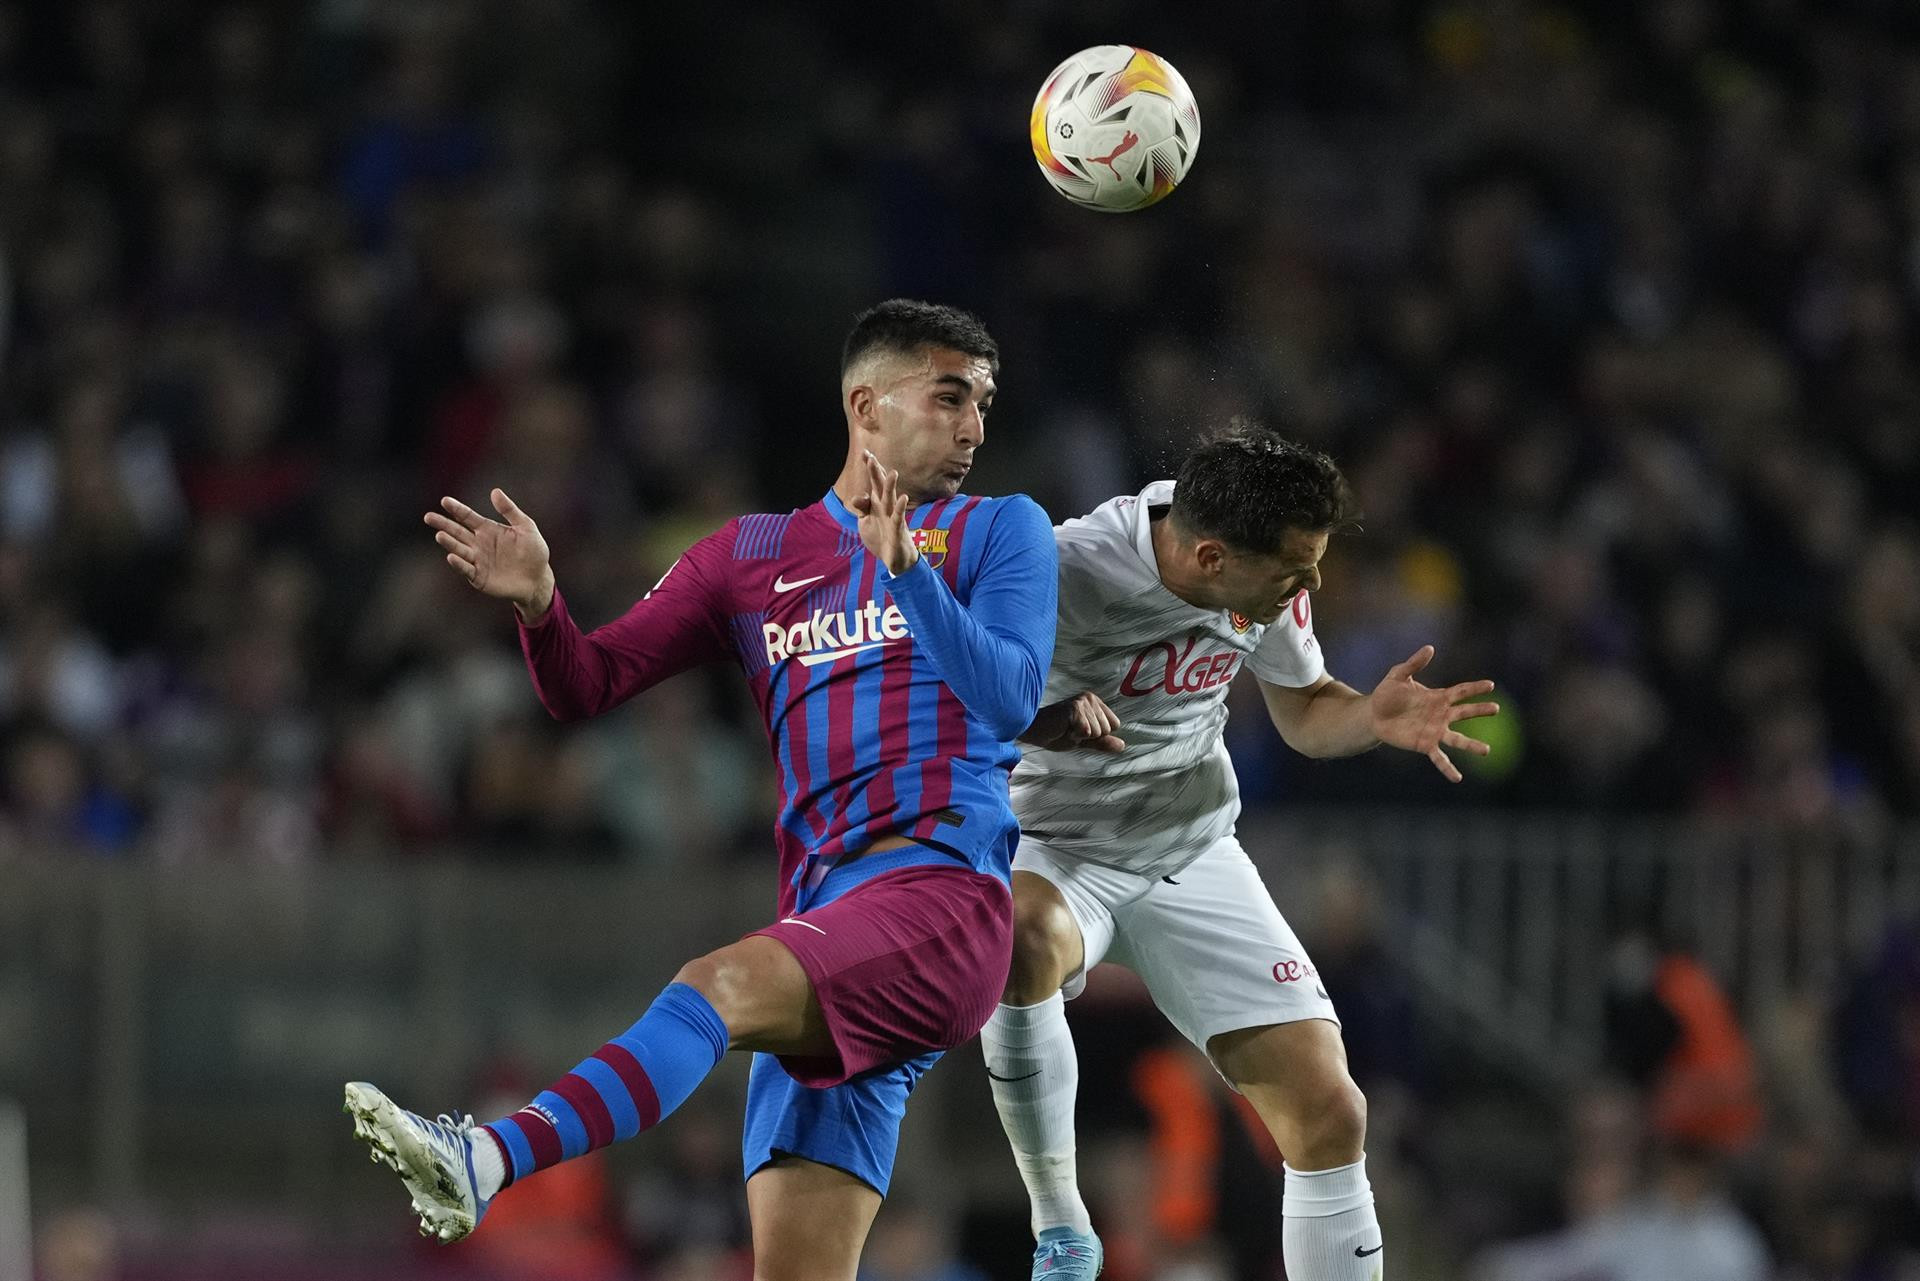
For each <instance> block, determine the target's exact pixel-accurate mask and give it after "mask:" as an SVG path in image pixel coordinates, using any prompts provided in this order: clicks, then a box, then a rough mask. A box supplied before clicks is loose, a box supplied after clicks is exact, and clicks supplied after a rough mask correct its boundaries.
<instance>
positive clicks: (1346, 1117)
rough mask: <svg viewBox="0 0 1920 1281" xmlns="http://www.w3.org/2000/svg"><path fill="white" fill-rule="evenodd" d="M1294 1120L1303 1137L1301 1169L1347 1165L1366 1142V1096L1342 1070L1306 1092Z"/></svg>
mask: <svg viewBox="0 0 1920 1281" xmlns="http://www.w3.org/2000/svg"><path fill="white" fill-rule="evenodd" d="M1296 1123H1297V1124H1298V1126H1299V1129H1300V1131H1301V1136H1302V1138H1303V1139H1304V1140H1305V1143H1304V1146H1305V1148H1306V1151H1304V1152H1302V1153H1301V1156H1302V1157H1304V1158H1308V1159H1307V1160H1303V1161H1301V1162H1300V1163H1299V1164H1300V1167H1301V1168H1303V1169H1326V1168H1329V1167H1332V1166H1336V1165H1350V1164H1352V1163H1353V1162H1355V1161H1358V1160H1359V1159H1360V1156H1361V1154H1362V1152H1364V1151H1365V1149H1366V1143H1367V1096H1366V1095H1365V1094H1363V1093H1361V1090H1360V1087H1359V1086H1357V1085H1355V1084H1354V1083H1353V1078H1352V1077H1350V1076H1348V1075H1347V1074H1346V1073H1345V1072H1341V1073H1339V1074H1338V1075H1337V1076H1335V1077H1332V1078H1330V1079H1329V1080H1327V1081H1326V1082H1325V1083H1324V1084H1322V1085H1320V1086H1319V1087H1317V1088H1315V1089H1313V1090H1311V1091H1308V1092H1306V1095H1305V1097H1303V1098H1302V1099H1300V1100H1299V1112H1298V1115H1297V1117H1296Z"/></svg>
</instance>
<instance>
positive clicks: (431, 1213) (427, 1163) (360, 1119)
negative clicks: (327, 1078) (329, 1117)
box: [341, 1081, 493, 1244]
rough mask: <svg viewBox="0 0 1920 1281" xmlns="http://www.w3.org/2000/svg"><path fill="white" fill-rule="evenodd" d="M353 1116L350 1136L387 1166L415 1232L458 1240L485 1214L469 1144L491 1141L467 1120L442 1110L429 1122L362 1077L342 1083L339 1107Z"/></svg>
mask: <svg viewBox="0 0 1920 1281" xmlns="http://www.w3.org/2000/svg"><path fill="white" fill-rule="evenodd" d="M341 1110H342V1111H344V1112H346V1113H347V1114H348V1115H349V1116H351V1117H352V1118H353V1136H354V1137H355V1138H357V1139H365V1140H366V1141H367V1144H368V1146H369V1147H371V1148H372V1149H373V1159H374V1160H376V1161H380V1162H384V1163H385V1164H387V1165H389V1166H392V1167H393V1169H394V1170H395V1171H397V1172H398V1173H399V1175H400V1180H401V1182H403V1183H405V1184H406V1185H407V1191H408V1192H411V1193H412V1194H413V1209H414V1212H415V1213H416V1214H418V1215H419V1216H420V1235H421V1236H423V1237H432V1238H433V1239H434V1240H436V1241H439V1242H441V1243H442V1244H445V1243H448V1242H452V1241H458V1240H459V1239H460V1238H461V1237H464V1236H466V1235H467V1234H468V1233H469V1232H471V1231H473V1230H474V1228H475V1227H477V1226H479V1223H480V1216H481V1215H483V1214H485V1213H486V1212H487V1205H488V1204H489V1203H488V1202H487V1201H485V1200H482V1199H481V1197H480V1188H479V1181H478V1179H477V1178H476V1177H475V1175H474V1170H473V1145H474V1144H475V1143H491V1142H493V1140H492V1139H491V1138H489V1137H487V1136H486V1135H484V1134H482V1133H480V1131H479V1128H478V1127H477V1126H475V1125H474V1123H473V1118H472V1117H470V1116H461V1115H460V1114H459V1113H457V1112H456V1113H454V1114H453V1115H452V1116H449V1115H447V1114H446V1113H444V1112H442V1113H441V1114H440V1117H439V1119H438V1120H435V1121H429V1120H427V1118H425V1117H423V1116H420V1115H419V1114H417V1113H414V1112H408V1111H407V1110H405V1109H404V1108H402V1107H400V1106H399V1105H398V1104H396V1103H395V1102H394V1101H393V1100H392V1099H390V1098H388V1097H387V1096H386V1095H384V1094H382V1093H381V1092H380V1091H379V1090H377V1089H375V1088H374V1087H373V1086H371V1085H368V1084H367V1083H366V1082H365V1081H350V1082H348V1083H347V1102H346V1106H345V1107H344V1108H343V1109H341Z"/></svg>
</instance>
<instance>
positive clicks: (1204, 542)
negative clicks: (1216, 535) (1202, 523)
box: [1193, 538, 1227, 578]
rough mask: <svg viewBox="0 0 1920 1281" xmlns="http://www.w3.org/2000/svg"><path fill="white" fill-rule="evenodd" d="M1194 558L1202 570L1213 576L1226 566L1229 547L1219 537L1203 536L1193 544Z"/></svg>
mask: <svg viewBox="0 0 1920 1281" xmlns="http://www.w3.org/2000/svg"><path fill="white" fill-rule="evenodd" d="M1193 558H1194V560H1195V562H1196V563H1198V564H1199V566H1200V572H1201V573H1203V574H1206V575H1207V576H1208V577H1209V578H1211V577H1213V576H1214V575H1216V574H1218V573H1219V572H1220V571H1221V570H1222V569H1224V568H1226V564H1227V549H1226V547H1225V545H1224V544H1222V543H1221V542H1220V541H1219V540H1218V539H1213V538H1202V539H1201V540H1200V541H1199V542H1197V543H1195V544H1194V545H1193Z"/></svg>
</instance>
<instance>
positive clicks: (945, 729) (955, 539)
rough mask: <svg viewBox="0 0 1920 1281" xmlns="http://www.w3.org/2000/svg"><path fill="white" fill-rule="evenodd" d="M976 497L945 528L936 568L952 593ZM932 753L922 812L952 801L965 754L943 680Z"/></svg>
mask: <svg viewBox="0 0 1920 1281" xmlns="http://www.w3.org/2000/svg"><path fill="white" fill-rule="evenodd" d="M979 504H980V500H979V499H978V498H963V499H960V500H959V507H958V510H957V511H955V512H954V515H953V520H952V522H951V523H950V524H949V525H948V526H947V546H948V547H950V548H954V550H953V551H950V552H949V553H948V554H947V559H946V563H945V564H943V565H942V566H941V567H940V571H939V572H940V574H941V576H942V577H943V578H945V579H946V581H947V588H948V590H950V591H951V590H955V588H956V584H957V583H958V581H959V574H960V556H959V552H958V544H959V542H960V536H961V535H962V534H963V533H965V532H966V528H967V517H968V516H970V515H972V513H973V509H974V508H975V507H977V506H979ZM945 511H946V509H945V508H944V507H942V508H941V509H940V510H939V511H937V512H935V513H933V514H932V515H931V516H929V517H928V522H929V523H932V522H933V521H936V520H939V519H941V517H942V516H944V515H945ZM933 718H934V720H933V723H934V754H935V759H933V760H930V761H928V762H926V763H925V764H924V765H922V766H921V773H920V777H921V779H922V784H921V794H920V795H921V801H920V807H921V809H922V810H926V811H931V810H942V809H946V808H947V807H948V805H950V804H951V803H952V801H953V762H954V758H956V757H961V756H965V755H966V754H967V709H966V707H965V706H964V705H963V704H962V703H961V702H960V700H959V699H958V698H956V697H954V693H953V690H952V689H950V688H949V687H948V686H947V684H946V682H945V681H942V682H941V683H940V685H939V692H938V694H937V696H936V697H935V698H934V703H933Z"/></svg>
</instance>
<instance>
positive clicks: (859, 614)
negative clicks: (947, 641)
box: [760, 601, 908, 667]
mask: <svg viewBox="0 0 1920 1281" xmlns="http://www.w3.org/2000/svg"><path fill="white" fill-rule="evenodd" d="M760 634H761V637H762V638H763V639H764V640H765V641H766V643H767V662H768V663H769V664H773V663H780V662H785V661H786V660H787V659H789V658H797V659H799V660H800V661H801V662H802V663H804V664H806V665H807V666H808V667H812V666H815V665H816V664H819V663H831V662H832V661H833V660H834V659H836V658H845V657H847V655H849V654H858V653H861V652H863V651H865V650H869V649H878V648H880V647H881V646H882V645H887V644H891V643H892V642H894V641H897V640H904V639H906V637H907V635H908V632H907V618H906V615H904V614H902V613H901V612H900V607H899V606H898V605H889V606H887V608H886V610H885V611H884V612H883V611H882V610H881V608H880V606H879V605H878V604H876V603H875V602H873V601H868V602H867V603H866V604H865V605H863V606H861V607H860V608H859V609H858V610H855V611H854V612H853V613H851V614H829V613H828V612H827V611H825V610H823V609H816V610H814V611H813V616H812V617H811V618H809V619H807V621H806V622H804V623H795V624H793V625H792V626H791V627H782V626H781V625H780V624H778V623H767V624H765V625H764V626H762V627H761V629H760Z"/></svg>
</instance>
